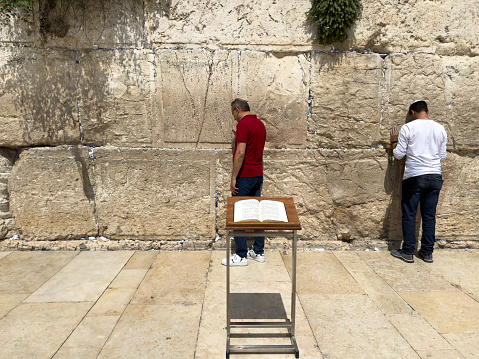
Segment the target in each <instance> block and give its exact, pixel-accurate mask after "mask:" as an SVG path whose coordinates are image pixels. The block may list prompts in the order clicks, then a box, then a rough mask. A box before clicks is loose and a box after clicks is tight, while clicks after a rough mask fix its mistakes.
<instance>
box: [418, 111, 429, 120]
mask: <svg viewBox="0 0 479 359" xmlns="http://www.w3.org/2000/svg"><path fill="white" fill-rule="evenodd" d="M416 120H430V118H429V115H428V113H427V112H426V111H423V112H419V113H418V114H417V115H416Z"/></svg>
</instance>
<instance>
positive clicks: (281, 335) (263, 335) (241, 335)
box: [230, 333, 291, 338]
mask: <svg viewBox="0 0 479 359" xmlns="http://www.w3.org/2000/svg"><path fill="white" fill-rule="evenodd" d="M230 338H291V334H290V333H231V334H230Z"/></svg>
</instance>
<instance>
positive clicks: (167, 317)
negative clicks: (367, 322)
mask: <svg viewBox="0 0 479 359" xmlns="http://www.w3.org/2000/svg"><path fill="white" fill-rule="evenodd" d="M200 317H201V304H191V305H182V304H168V305H130V306H128V308H127V309H126V311H125V313H124V314H123V316H122V317H121V318H120V321H119V322H118V324H117V326H116V327H115V329H114V330H113V332H112V334H111V336H110V338H109V339H108V341H107V342H106V344H105V346H104V348H103V349H102V351H101V352H100V355H99V356H98V358H99V359H106V358H108V359H117V358H135V359H136V358H156V359H160V358H193V357H194V353H195V347H196V341H197V335H198V328H199V323H200Z"/></svg>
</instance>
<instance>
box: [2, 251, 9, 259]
mask: <svg viewBox="0 0 479 359" xmlns="http://www.w3.org/2000/svg"><path fill="white" fill-rule="evenodd" d="M10 253H12V252H0V259H2V258H3V257H6V256H8V255H9V254H10Z"/></svg>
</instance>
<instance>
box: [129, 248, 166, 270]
mask: <svg viewBox="0 0 479 359" xmlns="http://www.w3.org/2000/svg"><path fill="white" fill-rule="evenodd" d="M157 256H158V251H137V252H135V253H134V254H133V256H132V257H131V258H130V260H129V261H128V263H127V264H126V265H125V268H123V270H126V269H128V270H135V269H140V270H141V269H150V268H151V266H152V265H153V262H154V261H155V259H156V257H157Z"/></svg>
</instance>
